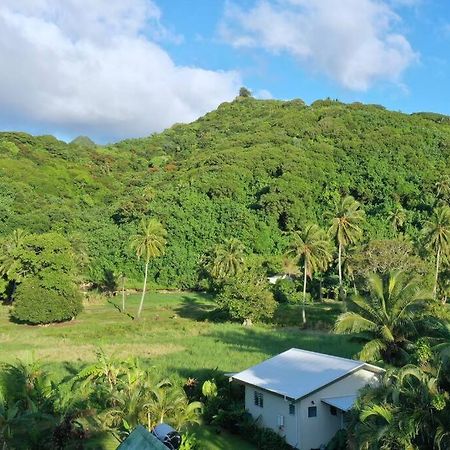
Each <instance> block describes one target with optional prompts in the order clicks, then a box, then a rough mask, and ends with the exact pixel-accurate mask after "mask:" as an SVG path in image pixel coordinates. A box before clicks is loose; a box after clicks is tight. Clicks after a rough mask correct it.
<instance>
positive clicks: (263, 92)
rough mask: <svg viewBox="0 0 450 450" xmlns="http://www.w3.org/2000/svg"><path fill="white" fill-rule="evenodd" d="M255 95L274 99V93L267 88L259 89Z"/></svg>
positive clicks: (261, 98)
mask: <svg viewBox="0 0 450 450" xmlns="http://www.w3.org/2000/svg"><path fill="white" fill-rule="evenodd" d="M253 96H254V97H255V98H258V99H260V100H271V99H273V95H272V93H271V92H270V91H268V90H267V89H260V90H259V91H256V92H255V93H254V94H253Z"/></svg>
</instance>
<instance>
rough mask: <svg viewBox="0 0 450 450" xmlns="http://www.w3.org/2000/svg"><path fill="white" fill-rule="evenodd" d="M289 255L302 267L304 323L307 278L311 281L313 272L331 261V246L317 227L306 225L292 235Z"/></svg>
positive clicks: (303, 318)
mask: <svg viewBox="0 0 450 450" xmlns="http://www.w3.org/2000/svg"><path fill="white" fill-rule="evenodd" d="M289 253H290V254H291V255H293V256H294V257H295V258H296V259H297V262H298V263H299V264H302V265H303V303H302V320H303V323H306V313H305V302H306V282H307V277H309V278H310V279H311V278H312V276H313V273H314V272H316V271H318V270H325V269H326V268H327V266H328V264H329V263H330V261H331V260H332V254H331V244H330V241H329V240H328V238H327V235H326V233H325V232H324V231H323V230H322V229H321V228H319V226H317V225H315V224H312V225H307V226H306V227H305V228H304V229H303V230H302V231H295V232H294V233H292V242H291V246H290V249H289Z"/></svg>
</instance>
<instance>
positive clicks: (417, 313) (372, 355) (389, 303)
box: [335, 271, 432, 363]
mask: <svg viewBox="0 0 450 450" xmlns="http://www.w3.org/2000/svg"><path fill="white" fill-rule="evenodd" d="M367 282H368V289H369V291H368V293H367V295H361V294H357V295H354V296H353V297H352V298H351V300H350V302H349V309H350V311H348V312H345V313H343V314H341V315H340V316H339V317H338V318H337V321H336V325H335V331H336V332H337V333H340V334H345V333H364V334H365V335H366V337H367V339H368V342H367V343H366V344H365V345H364V347H363V348H362V350H361V351H360V353H359V357H360V358H361V359H363V360H377V359H379V358H380V357H381V358H382V359H383V360H385V361H387V362H389V363H395V362H399V360H401V359H403V357H404V356H405V355H406V346H407V345H408V344H409V343H410V338H412V337H414V336H415V335H416V334H417V329H416V323H415V322H416V321H418V320H420V319H423V318H425V316H426V315H427V312H426V306H427V302H428V301H430V300H432V294H431V292H428V291H427V290H424V289H421V288H420V286H419V284H418V283H417V281H416V279H415V278H412V277H407V276H406V274H405V273H404V272H401V271H394V272H390V273H389V274H388V275H385V276H384V277H382V276H380V275H378V274H372V275H370V276H369V277H368V280H367Z"/></svg>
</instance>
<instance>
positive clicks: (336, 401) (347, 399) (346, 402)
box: [321, 395, 358, 412]
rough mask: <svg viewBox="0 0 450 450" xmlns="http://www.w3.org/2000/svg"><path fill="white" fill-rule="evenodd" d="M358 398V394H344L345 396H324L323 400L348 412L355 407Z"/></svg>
mask: <svg viewBox="0 0 450 450" xmlns="http://www.w3.org/2000/svg"><path fill="white" fill-rule="evenodd" d="M357 398H358V396H357V395H344V396H343V397H330V398H322V399H321V400H322V401H323V402H324V403H326V404H327V405H330V406H334V407H335V408H337V409H340V410H341V411H344V412H346V411H349V410H350V409H352V408H353V405H354V404H355V402H356V399H357Z"/></svg>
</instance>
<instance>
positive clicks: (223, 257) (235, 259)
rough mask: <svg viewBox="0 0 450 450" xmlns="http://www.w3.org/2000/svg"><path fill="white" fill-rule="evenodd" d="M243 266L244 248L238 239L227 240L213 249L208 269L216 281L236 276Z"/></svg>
mask: <svg viewBox="0 0 450 450" xmlns="http://www.w3.org/2000/svg"><path fill="white" fill-rule="evenodd" d="M243 266H244V246H243V244H242V243H241V241H239V240H238V239H235V238H231V239H227V240H226V241H225V242H224V243H223V244H220V245H218V246H216V247H215V249H214V251H213V254H212V257H211V262H210V267H211V275H212V276H213V277H214V278H216V279H224V278H230V277H233V276H236V275H237V274H238V273H239V272H240V271H241V269H242V268H243Z"/></svg>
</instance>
